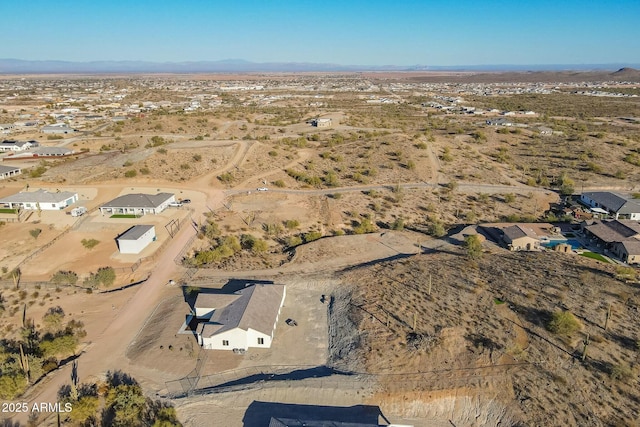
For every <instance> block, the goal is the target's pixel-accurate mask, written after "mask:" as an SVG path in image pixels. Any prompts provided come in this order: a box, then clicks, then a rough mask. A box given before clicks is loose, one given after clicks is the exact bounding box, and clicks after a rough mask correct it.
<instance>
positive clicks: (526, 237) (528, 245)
mask: <svg viewBox="0 0 640 427" xmlns="http://www.w3.org/2000/svg"><path fill="white" fill-rule="evenodd" d="M502 232H503V235H502V240H503V241H504V243H505V244H506V245H507V247H508V248H509V250H511V251H535V250H539V249H540V237H541V236H539V235H538V234H536V232H535V231H533V229H532V228H529V227H527V226H526V224H516V225H512V226H511V227H507V228H504V229H503V230H502Z"/></svg>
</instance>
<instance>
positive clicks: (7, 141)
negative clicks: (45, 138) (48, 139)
mask: <svg viewBox="0 0 640 427" xmlns="http://www.w3.org/2000/svg"><path fill="white" fill-rule="evenodd" d="M27 143H29V145H33V142H32V141H14V140H10V139H5V140H4V141H2V142H1V143H0V144H1V145H4V146H11V147H22V146H23V145H25V144H27Z"/></svg>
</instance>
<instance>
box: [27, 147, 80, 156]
mask: <svg viewBox="0 0 640 427" xmlns="http://www.w3.org/2000/svg"><path fill="white" fill-rule="evenodd" d="M71 153H73V150H71V149H69V148H65V147H41V148H38V149H37V150H33V154H39V155H45V156H55V155H58V156H64V155H65V154H71Z"/></svg>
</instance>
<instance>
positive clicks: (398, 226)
mask: <svg viewBox="0 0 640 427" xmlns="http://www.w3.org/2000/svg"><path fill="white" fill-rule="evenodd" d="M391 229H392V230H404V219H402V218H396V220H395V221H393V222H392V223H391Z"/></svg>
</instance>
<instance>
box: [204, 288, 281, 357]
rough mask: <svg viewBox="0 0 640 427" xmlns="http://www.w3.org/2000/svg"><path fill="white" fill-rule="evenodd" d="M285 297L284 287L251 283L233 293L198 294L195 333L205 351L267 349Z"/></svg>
mask: <svg viewBox="0 0 640 427" xmlns="http://www.w3.org/2000/svg"><path fill="white" fill-rule="evenodd" d="M285 295H286V287H285V285H275V284H274V285H272V284H266V285H265V284H253V285H250V286H247V287H246V288H244V289H241V290H239V291H237V292H235V293H234V294H199V295H198V297H197V298H196V302H195V311H196V317H197V318H198V319H201V320H205V322H202V323H200V324H199V325H198V328H197V330H196V333H197V337H198V343H199V344H200V345H201V346H202V347H203V348H205V349H213V350H233V349H243V350H247V349H248V348H249V347H258V348H269V347H271V342H272V340H273V335H274V332H275V329H276V325H277V322H278V318H279V317H280V310H281V308H282V306H283V304H284V298H285Z"/></svg>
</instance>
